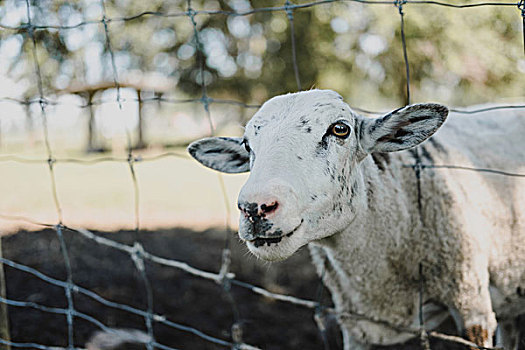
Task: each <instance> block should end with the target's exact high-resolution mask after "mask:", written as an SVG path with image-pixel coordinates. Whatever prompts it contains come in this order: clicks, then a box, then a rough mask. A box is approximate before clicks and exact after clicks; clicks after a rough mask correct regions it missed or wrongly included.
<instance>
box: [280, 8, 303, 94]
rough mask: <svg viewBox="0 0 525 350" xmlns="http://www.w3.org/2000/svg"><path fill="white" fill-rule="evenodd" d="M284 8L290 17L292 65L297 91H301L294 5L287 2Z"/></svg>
mask: <svg viewBox="0 0 525 350" xmlns="http://www.w3.org/2000/svg"><path fill="white" fill-rule="evenodd" d="M284 8H285V12H286V17H288V22H289V23H290V41H291V43H292V65H293V71H294V75H295V83H296V84H297V90H298V91H301V90H302V88H301V77H300V76H299V65H298V64H297V49H296V44H295V26H294V18H293V4H292V3H291V2H290V1H289V0H286V2H285V3H284Z"/></svg>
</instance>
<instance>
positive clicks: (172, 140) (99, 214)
mask: <svg viewBox="0 0 525 350" xmlns="http://www.w3.org/2000/svg"><path fill="white" fill-rule="evenodd" d="M397 3H398V4H399V3H401V2H397ZM472 3H473V2H472V1H470V0H464V1H456V0H450V1H448V2H447V4H456V5H458V4H466V5H468V4H472ZM188 5H191V11H190V10H189V7H188ZM285 5H292V6H294V8H293V10H291V9H290V8H288V9H287V8H286V7H285ZM498 5H501V6H498ZM28 9H29V13H30V17H31V25H32V26H28ZM402 10H403V12H404V14H405V16H404V18H405V39H406V44H407V54H408V60H409V67H410V88H411V89H410V92H411V96H410V102H411V103H416V102H428V101H433V102H439V103H443V104H445V105H448V106H452V107H459V108H461V107H466V106H471V105H478V104H483V105H486V104H499V103H502V104H507V105H508V104H515V103H521V104H523V103H524V100H525V96H524V95H525V94H524V92H525V55H524V43H523V32H522V31H523V28H522V23H523V22H522V17H521V12H520V10H519V9H518V7H517V3H516V4H512V3H504V2H502V1H494V2H493V4H492V5H491V6H482V7H468V8H452V7H447V6H438V5H436V4H435V3H434V4H431V3H421V2H420V3H417V2H413V3H406V4H403V5H402ZM195 11H196V12H195ZM292 25H293V27H292ZM400 28H401V27H400V13H399V9H398V8H397V7H396V6H394V2H370V3H362V2H360V1H344V0H341V1H313V2H311V1H308V0H306V1H302V0H301V1H300V0H297V1H294V2H288V1H286V2H285V1H266V0H254V1H247V0H230V1H216V0H205V1H204V0H193V1H178V0H162V1H161V0H150V1H142V0H105V1H104V0H103V1H100V0H78V1H63V0H26V1H24V0H1V1H0V180H1V181H0V194H1V195H0V233H1V234H2V235H3V236H4V238H3V239H2V242H3V245H4V247H3V248H4V249H3V251H4V257H7V258H9V259H12V260H14V261H19V262H22V263H23V264H25V265H27V266H31V267H33V268H36V269H38V270H39V271H42V272H44V273H46V274H48V275H50V276H53V277H55V278H57V279H60V280H65V279H66V278H67V276H68V271H67V269H66V266H65V264H64V260H63V257H62V255H61V254H62V253H63V249H62V250H61V248H60V247H61V244H62V242H61V241H60V239H58V238H57V236H56V232H55V231H53V230H43V226H42V225H37V224H34V223H32V222H39V223H46V224H49V225H50V226H52V225H55V224H57V223H58V222H59V214H58V211H57V203H58V206H59V208H60V209H61V212H62V218H63V221H62V223H63V224H64V225H66V226H68V227H72V228H87V229H90V230H93V231H105V232H103V233H101V232H98V234H100V235H103V236H104V237H106V238H109V239H112V240H115V241H119V242H121V243H124V244H129V245H133V243H134V242H140V243H141V244H142V245H143V246H144V247H145V249H146V251H149V252H151V253H153V254H157V255H159V256H163V257H169V258H173V259H177V260H181V261H184V262H187V263H189V264H190V265H192V266H196V267H198V268H201V269H204V270H207V271H218V269H219V267H220V266H224V265H221V262H222V263H224V255H221V254H222V253H221V252H222V251H223V250H222V249H223V248H224V247H225V246H229V247H231V248H232V252H233V253H232V254H233V256H232V258H233V262H232V265H231V269H232V271H234V272H235V273H236V276H237V277H238V278H239V279H241V280H243V281H248V282H250V283H254V284H256V285H260V286H263V287H264V288H267V289H268V290H271V291H273V292H277V293H285V294H291V295H295V296H299V297H302V298H307V299H310V300H317V301H319V302H320V303H321V304H326V305H328V306H329V305H330V303H331V301H330V295H329V293H328V292H327V291H325V290H323V288H322V285H321V284H320V283H319V280H318V278H317V277H316V273H315V271H314V269H313V268H312V266H311V264H310V263H309V257H308V252H307V251H306V250H304V249H303V250H301V251H300V252H299V253H298V254H296V255H295V256H294V257H292V258H291V259H290V260H288V261H286V262H282V263H274V264H271V265H270V264H267V263H262V262H260V261H256V260H255V259H254V258H253V257H251V256H249V254H248V253H247V250H246V248H245V247H243V246H242V244H239V242H237V240H236V239H235V238H233V239H232V237H234V236H235V232H234V231H235V228H236V225H237V220H238V214H237V209H236V197H237V194H238V192H239V190H240V187H241V185H242V183H243V182H244V181H245V179H246V177H247V175H245V174H244V175H243V174H241V175H225V176H223V177H218V176H217V174H216V173H215V172H213V171H212V170H209V169H206V168H204V167H203V166H201V165H199V164H197V162H196V161H194V160H192V159H190V158H189V156H188V155H187V153H186V151H185V147H186V146H187V145H188V144H189V142H191V141H193V140H195V139H198V138H201V137H206V136H209V135H211V134H212V133H214V134H216V135H235V136H240V135H242V133H243V125H244V124H245V123H246V121H247V120H249V118H250V117H251V116H252V115H253V114H254V113H255V111H256V110H257V107H258V106H259V105H261V104H262V103H264V101H266V100H267V99H269V98H271V97H272V96H275V95H278V94H284V93H288V92H295V91H298V90H300V89H303V90H306V89H311V88H319V89H332V90H335V91H337V92H339V93H340V94H341V95H342V96H343V97H344V99H345V101H346V102H347V103H348V104H349V105H350V106H352V107H354V108H356V110H359V111H362V113H364V114H370V113H368V112H387V111H389V110H392V109H395V108H398V107H400V106H403V105H404V104H405V102H406V101H407V98H408V96H407V91H406V75H405V60H404V57H403V47H402V44H401V43H402V35H401V30H400ZM294 53H295V59H294ZM35 63H37V64H35ZM39 77H41V79H39ZM42 110H43V111H44V113H43V112H42ZM465 117H467V116H465ZM130 154H131V159H133V162H132V163H131V164H132V165H133V170H134V176H135V178H136V182H135V181H134V178H133V176H132V174H131V172H130V163H129V162H128V159H129V158H128V157H129V156H130ZM49 156H51V157H52V158H53V161H55V160H56V162H54V163H53V173H50V171H49V170H50V169H49V165H48V162H47V159H48V157H49ZM135 185H136V186H137V187H136V188H135ZM55 194H56V198H54V197H55ZM228 224H229V225H230V226H231V227H232V229H233V230H232V231H230V230H227V229H225V227H226V225H228ZM135 229H136V230H135ZM12 233H18V234H12ZM7 234H12V235H9V236H7ZM225 235H226V236H227V237H229V238H227V239H226V243H225V240H224V237H225ZM64 239H65V242H66V243H67V247H68V249H69V250H70V256H71V266H72V271H73V276H74V282H75V283H78V284H79V285H81V286H83V287H86V288H89V289H90V290H93V291H95V292H96V293H98V294H99V295H102V296H104V297H105V298H107V299H109V300H116V301H119V302H121V303H124V304H129V305H132V306H135V307H137V308H140V309H144V307H145V306H144V305H145V303H146V301H147V300H148V298H149V297H150V296H148V294H147V293H148V292H147V290H145V289H144V285H143V283H142V282H143V281H142V280H141V276H140V274H139V273H138V272H137V269H136V265H134V264H133V261H132V260H131V259H130V256H129V255H128V254H122V252H115V250H111V249H109V248H108V247H101V246H100V245H97V244H95V242H94V241H92V240H87V239H85V238H82V237H80V235H79V234H78V232H76V233H75V232H69V231H67V230H66V232H64ZM4 267H5V268H6V271H5V273H6V281H7V296H8V297H9V298H11V299H16V300H23V301H25V302H32V303H39V304H42V305H48V306H54V307H61V308H67V307H68V300H67V299H66V298H65V295H64V291H63V290H62V289H61V288H58V287H56V286H52V285H50V284H49V283H43V282H42V281H41V279H39V278H37V277H34V276H30V274H28V273H27V272H24V271H21V270H20V269H16V268H12V267H6V266H4ZM146 270H147V271H148V273H149V278H150V283H151V286H152V287H153V289H154V299H155V300H154V304H153V309H154V311H155V312H157V313H159V314H162V315H165V316H166V317H167V318H168V319H171V320H175V321H177V322H181V323H183V324H187V325H190V326H193V327H195V328H197V329H200V330H202V331H205V332H207V333H208V334H212V335H214V336H217V337H219V338H224V339H232V337H233V335H232V330H231V328H230V326H231V325H232V324H237V325H239V324H242V328H243V329H244V340H245V341H247V342H248V343H253V344H256V345H258V346H260V347H261V348H264V349H285V348H286V349H293V348H299V347H300V348H303V349H319V348H322V347H323V346H324V348H325V349H326V348H327V347H326V346H327V345H326V344H327V343H326V341H323V339H322V337H320V335H319V333H318V329H317V326H316V324H315V322H314V321H313V317H312V316H313V315H312V310H310V309H304V308H299V307H296V306H293V305H292V306H290V305H289V304H285V303H277V302H275V301H271V300H268V299H263V298H261V297H260V296H254V294H253V293H251V292H248V291H247V290H245V289H242V288H240V289H239V288H237V289H235V288H233V292H234V294H235V298H234V299H235V300H236V302H235V303H232V297H231V295H230V294H228V293H226V294H227V295H226V296H225V292H224V290H223V288H222V287H221V286H219V285H216V284H215V283H211V284H210V282H209V281H204V280H201V279H197V278H194V277H188V275H187V274H184V273H182V272H180V271H177V270H176V269H173V268H171V269H168V268H166V267H165V266H158V265H153V264H152V263H148V264H146ZM0 279H1V276H0ZM4 287H5V286H4ZM0 292H1V291H0ZM3 295H5V294H3ZM74 300H75V308H76V310H80V311H82V312H85V313H87V314H90V315H92V316H93V317H94V318H96V319H97V320H100V321H101V322H103V323H104V324H106V325H107V326H109V327H131V328H137V329H143V328H144V320H143V319H142V318H141V317H137V316H136V315H135V316H133V315H129V314H126V313H123V312H122V311H119V312H120V313H119V312H116V311H115V310H113V309H110V308H108V307H106V306H104V305H101V304H100V303H95V302H93V301H89V300H87V299H86V298H85V297H84V298H82V297H79V296H78V295H75V297H74ZM230 304H232V305H233V307H231V305H230ZM29 309H30V308H16V307H13V306H10V307H9V317H8V318H9V322H10V324H11V333H10V336H11V339H13V340H15V341H19V342H22V341H25V342H38V343H42V344H53V345H58V346H66V344H67V337H68V336H67V334H66V333H67V328H68V327H67V324H66V322H65V317H64V315H63V314H60V315H53V314H50V313H45V312H41V311H38V310H36V311H35V310H29ZM239 320H241V321H239ZM0 323H2V320H0ZM330 325H331V326H330ZM46 327H47V328H46ZM327 327H328V331H327V332H328V333H327V334H329V337H328V339H329V343H330V344H331V347H329V348H334V349H335V348H340V347H341V339H340V335H339V332H338V329H337V325H336V324H335V320H334V319H332V320H331V321H330V320H328V321H327ZM96 329H97V327H95V326H93V324H91V323H89V322H86V321H85V320H82V319H79V318H75V330H74V343H75V344H80V345H83V344H85V342H86V341H87V340H88V339H89V337H91V335H92V334H93V332H94V331H95V330H96ZM0 331H1V330H0ZM451 332H453V329H452V330H451ZM155 335H156V337H157V340H158V341H160V342H163V343H165V344H170V345H172V346H174V347H177V348H179V347H181V348H191V349H195V348H198V349H216V348H217V349H219V348H220V349H222V348H224V347H221V346H215V345H210V344H209V342H205V341H201V343H197V340H198V339H196V337H194V336H193V337H191V336H188V335H187V334H186V333H184V332H178V333H177V332H175V331H174V330H173V329H168V328H167V327H164V328H162V327H161V326H159V325H158V324H157V323H156V324H155ZM0 338H2V339H6V338H5V337H4V336H1V337H0ZM325 340H326V339H325ZM524 345H525V344H524ZM439 346H440V345H439V344H435V343H434V342H433V343H432V349H448V350H450V349H454V347H452V345H450V344H446V345H441V347H439ZM30 348H31V347H30ZM128 348H129V347H128ZM397 348H399V349H418V348H419V343H418V341H417V340H416V341H414V342H412V344H411V345H408V347H407V346H404V347H397ZM457 348H458V349H461V347H457Z"/></svg>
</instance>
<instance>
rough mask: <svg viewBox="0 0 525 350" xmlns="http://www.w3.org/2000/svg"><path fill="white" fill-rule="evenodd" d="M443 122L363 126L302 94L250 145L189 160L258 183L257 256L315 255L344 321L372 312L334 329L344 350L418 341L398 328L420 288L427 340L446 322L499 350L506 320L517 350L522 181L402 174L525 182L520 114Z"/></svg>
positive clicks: (522, 271)
mask: <svg viewBox="0 0 525 350" xmlns="http://www.w3.org/2000/svg"><path fill="white" fill-rule="evenodd" d="M447 115H448V109H447V108H446V107H444V106H442V105H439V104H432V103H428V104H414V105H410V106H406V107H404V108H400V109H397V110H394V111H392V112H390V113H388V114H386V115H384V116H381V117H376V118H368V117H363V116H361V115H359V114H357V113H356V112H354V111H353V110H352V109H351V108H350V107H349V106H348V105H347V104H346V103H345V102H344V101H343V99H342V97H341V96H340V95H339V94H337V93H336V92H333V91H330V90H311V91H303V92H298V93H293V94H287V95H281V96H277V97H274V98H272V99H270V100H268V101H267V102H266V103H265V104H264V105H263V106H262V107H261V108H260V109H259V110H258V111H257V112H256V113H255V115H254V116H253V117H252V119H251V120H250V121H249V122H248V124H247V125H246V128H245V133H244V136H243V137H242V138H239V137H211V138H204V139H201V140H198V141H195V142H193V143H191V144H190V145H189V146H188V151H189V153H190V154H191V155H192V156H193V157H194V158H195V159H196V160H198V161H199V162H200V163H202V164H203V165H205V166H206V167H209V168H212V169H215V170H217V171H220V172H224V173H241V172H248V171H249V172H250V175H249V178H248V180H247V182H246V183H245V184H244V186H243V187H242V189H241V191H240V194H239V198H238V207H239V210H240V211H241V217H240V223H239V237H240V239H241V240H242V241H244V242H245V243H246V245H247V247H248V249H249V250H250V252H251V253H253V254H254V255H255V256H256V257H258V258H261V259H264V260H268V261H275V260H282V259H286V258H288V257H290V256H291V255H292V254H293V253H294V252H295V251H297V250H298V249H299V248H301V247H303V246H305V245H308V247H309V249H310V253H311V256H312V260H313V262H314V264H315V266H316V268H317V271H318V273H319V274H320V275H321V276H322V277H323V282H324V283H325V285H326V286H327V288H328V289H329V290H330V292H331V294H332V298H333V302H334V305H335V308H336V311H337V312H338V313H340V314H345V313H349V314H352V313H354V314H356V313H357V314H361V315H367V317H368V319H359V318H357V319H356V318H351V317H350V318H344V319H341V320H340V321H339V322H340V326H341V331H342V334H343V340H344V344H345V345H344V346H345V349H358V350H364V349H370V348H371V346H372V345H391V344H397V343H401V342H405V341H406V340H408V339H410V338H412V337H414V333H413V332H407V331H403V329H405V330H406V329H416V330H417V329H418V325H419V323H418V310H419V308H418V301H419V298H418V297H419V291H420V287H422V289H423V291H424V293H423V295H424V300H423V302H424V307H423V310H424V315H423V316H424V318H425V319H426V325H425V326H426V327H428V328H429V329H433V328H436V327H437V326H439V324H440V323H441V322H442V321H443V320H444V319H445V318H446V317H447V316H449V315H451V316H452V317H453V319H454V321H455V323H456V326H457V328H458V331H460V332H461V334H463V335H464V336H465V337H466V338H467V339H468V340H470V341H471V342H473V343H475V344H477V345H478V346H485V347H490V346H492V344H493V336H494V335H495V331H496V327H497V324H498V322H497V320H499V323H500V327H499V331H498V334H500V335H501V337H497V338H498V339H502V340H501V341H499V340H498V339H497V341H498V343H500V342H502V344H503V346H505V348H506V349H510V350H517V346H518V345H517V344H518V342H517V341H518V335H517V334H516V332H517V330H516V329H515V328H514V327H513V325H514V320H515V319H516V318H517V316H518V315H519V314H520V313H523V312H524V311H525V292H524V291H525V180H524V179H522V178H518V177H507V176H501V175H494V174H490V173H486V172H472V171H459V170H457V169H437V168H433V167H428V168H425V169H424V170H423V171H421V172H420V182H419V183H418V179H417V177H416V176H415V172H414V171H413V169H412V168H411V167H410V166H407V165H410V164H415V162H416V159H420V160H421V162H422V163H423V164H427V165H440V164H441V165H443V164H455V165H463V166H467V167H475V168H499V169H506V170H508V171H517V172H519V171H521V172H522V173H523V172H525V142H524V140H523V135H525V118H524V117H525V116H524V115H523V113H522V114H521V115H518V112H514V114H513V113H512V112H505V113H501V114H495V113H494V112H492V113H484V114H479V115H474V116H457V115H452V116H451V117H450V118H449V121H448V122H447V123H444V122H445V120H446V118H447ZM438 129H440V130H439V131H438V132H437V133H436V134H434V133H435V132H436V131H437V130H438ZM425 140H428V141H427V142H425V143H423V141H425ZM422 143H423V144H422ZM418 145H420V146H419V148H418V149H419V153H418V154H416V152H415V151H414V147H415V146H418ZM419 157H420V158H419ZM418 186H420V187H419V189H420V191H419V192H418ZM418 193H419V194H420V197H419V198H418ZM420 268H421V271H422V273H421V274H420ZM323 271H324V273H323ZM371 320H374V321H371ZM389 325H396V327H390V326H389Z"/></svg>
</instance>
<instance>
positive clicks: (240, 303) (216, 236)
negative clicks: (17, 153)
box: [3, 229, 462, 350]
mask: <svg viewBox="0 0 525 350" xmlns="http://www.w3.org/2000/svg"><path fill="white" fill-rule="evenodd" d="M99 234H100V235H102V236H107V237H110V238H112V239H114V240H116V241H120V242H124V243H127V244H132V243H133V242H135V241H138V242H140V243H142V245H143V246H144V248H145V249H146V250H147V251H149V252H151V253H153V254H156V255H159V256H162V257H167V258H171V259H177V260H181V261H184V262H187V263H189V264H190V265H192V266H195V267H198V268H200V269H204V270H207V271H214V272H216V271H217V270H218V269H219V266H220V262H221V249H222V247H223V246H224V243H225V232H224V231H221V230H207V231H203V232H195V231H190V230H187V229H171V230H163V231H156V232H139V233H136V232H133V231H131V232H130V231H126V232H117V233H99ZM64 236H65V240H66V243H67V246H68V249H69V254H70V256H71V263H72V270H73V280H74V282H75V283H76V284H77V285H80V286H82V287H85V288H88V289H90V290H92V291H94V292H96V293H98V294H99V295H101V296H103V297H104V298H107V299H109V300H112V301H117V302H119V303H124V304H128V305H131V306H134V307H136V308H140V309H145V308H146V293H145V288H144V284H143V282H142V280H141V279H140V276H139V274H138V272H137V270H136V269H135V267H134V264H133V262H132V260H131V259H130V257H129V255H127V254H125V253H122V252H119V251H116V250H115V249H113V248H109V247H105V246H101V245H98V244H97V243H95V242H93V241H91V240H88V239H85V238H83V237H81V236H80V235H79V234H78V233H73V232H69V231H66V232H64ZM233 246H234V247H233V256H232V271H234V272H235V274H236V276H237V278H238V279H239V280H241V281H245V282H249V283H253V284H256V285H259V286H263V287H265V288H267V289H270V290H272V291H275V292H279V293H286V294H290V295H294V296H297V297H302V298H307V299H314V300H317V299H318V298H319V290H320V283H319V279H318V278H317V276H316V274H315V271H314V268H313V266H312V264H311V263H310V258H309V254H308V251H307V249H303V250H301V251H300V252H299V253H298V254H296V255H294V256H293V257H292V258H290V259H289V260H287V261H284V262H280V263H272V264H268V263H264V262H261V261H257V260H256V259H255V258H253V257H252V256H250V255H248V254H247V249H246V248H245V247H243V246H242V245H241V244H240V243H239V242H238V241H237V239H236V238H233ZM3 251H4V257H6V258H8V259H11V260H14V261H16V262H19V263H22V264H24V265H28V266H30V267H33V268H36V269H38V270H39V271H41V272H43V273H45V274H47V275H49V276H52V277H55V278H57V279H61V280H65V279H66V271H65V265H64V261H63V258H62V254H61V252H60V248H59V242H58V240H57V237H56V233H55V231H52V230H44V231H39V232H20V233H18V234H15V235H11V236H7V237H4V238H3ZM5 270H6V271H5V272H6V279H7V296H8V298H10V299H13V300H20V301H33V302H36V303H39V304H42V305H47V306H54V307H61V308H67V301H66V297H65V293H64V290H63V289H61V288H58V287H54V286H52V285H50V284H47V283H45V282H43V281H42V280H40V279H38V278H36V277H34V276H32V275H30V274H28V273H24V272H20V271H18V270H16V269H13V268H10V267H7V266H6V267H5ZM146 271H147V275H148V278H149V280H150V283H151V285H152V289H153V294H154V295H153V300H154V311H155V313H157V314H161V315H164V316H166V318H167V319H169V320H171V321H174V322H178V323H181V324H183V325H187V326H191V327H195V328H197V329H199V330H201V331H203V332H205V333H207V334H209V335H212V336H215V337H218V338H221V339H225V340H231V325H232V323H233V322H234V313H233V311H232V305H231V303H230V301H229V300H228V298H227V297H226V295H227V294H226V293H224V292H223V290H222V288H221V287H220V286H218V285H216V284H215V283H213V282H210V281H208V280H204V279H201V278H197V277H193V276H190V275H188V274H187V273H184V272H181V271H179V270H177V269H174V268H170V267H165V266H159V265H157V264H152V263H147V264H146ZM321 288H322V287H321ZM232 293H233V297H234V300H235V305H236V308H237V310H238V314H239V318H240V320H241V324H242V328H243V340H244V341H245V342H246V343H248V344H251V345H255V346H258V347H260V348H262V349H302V350H306V349H341V348H342V345H341V343H342V340H341V335H340V333H339V331H338V328H337V325H336V323H335V320H331V321H330V322H329V327H328V331H327V338H328V340H329V344H328V346H327V347H325V345H324V344H323V341H322V339H321V337H320V334H319V331H318V329H317V327H316V325H315V322H314V319H313V311H312V310H309V309H306V308H304V307H299V306H294V305H290V304H288V303H283V302H276V301H271V300H269V299H266V298H263V297H261V296H258V295H255V294H254V293H253V292H251V291H248V290H247V289H244V288H240V287H236V286H233V287H232ZM321 295H322V297H321V299H322V301H323V304H324V305H326V306H329V305H331V301H330V295H329V293H328V292H327V291H326V290H323V292H322V294H321ZM74 305H75V309H76V310H78V311H81V312H83V313H86V314H88V315H91V316H93V317H95V318H96V319H98V320H99V321H101V322H103V323H104V324H105V325H107V326H109V327H116V328H135V329H141V330H144V329H145V322H144V319H143V318H141V317H138V316H135V315H132V314H130V313H127V312H123V311H119V310H116V309H112V308H109V307H106V306H104V305H102V304H100V303H98V302H96V301H93V300H92V299H89V298H87V297H83V296H81V295H80V296H79V295H74ZM9 318H10V326H11V337H12V340H13V341H16V342H35V343H39V344H45V345H49V346H66V345H67V324H66V318H65V316H63V315H54V314H50V313H45V312H41V311H37V310H33V309H29V308H21V307H10V308H9ZM74 329H75V333H74V339H75V345H76V346H79V347H82V346H85V343H86V341H87V340H88V339H89V338H90V337H91V336H92V335H93V333H94V332H95V331H96V330H97V327H96V326H95V325H93V324H91V323H88V322H87V321H84V320H82V319H78V318H75V319H74ZM154 334H155V338H156V340H157V341H158V342H159V343H161V344H164V345H168V346H170V347H174V348H177V349H224V347H222V346H218V345H214V344H211V343H209V342H207V341H203V340H202V339H200V338H198V337H197V336H195V335H192V334H189V333H186V332H181V331H178V330H175V329H172V328H168V327H166V326H163V325H159V324H158V323H155V324H154ZM431 346H432V349H433V350H437V349H462V347H457V346H452V345H451V344H443V343H439V342H434V341H432V342H431ZM124 348H125V349H142V348H143V347H142V346H132V345H129V344H127V345H125V346H124V347H122V349H124ZM378 349H379V348H378ZM381 349H420V346H419V343H418V341H417V340H414V341H412V342H410V343H409V344H407V345H404V346H397V347H387V348H381Z"/></svg>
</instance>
